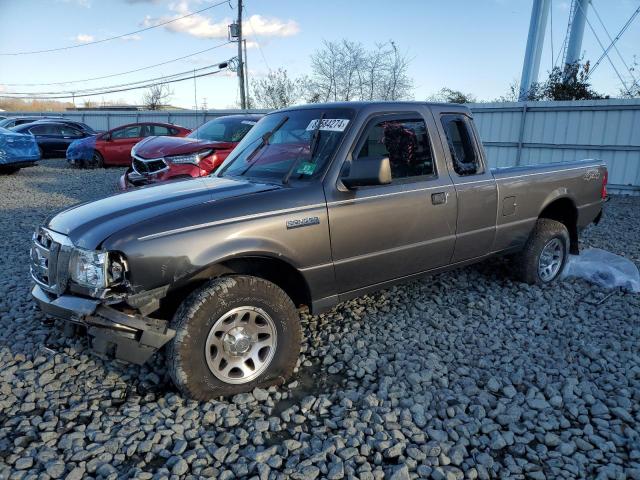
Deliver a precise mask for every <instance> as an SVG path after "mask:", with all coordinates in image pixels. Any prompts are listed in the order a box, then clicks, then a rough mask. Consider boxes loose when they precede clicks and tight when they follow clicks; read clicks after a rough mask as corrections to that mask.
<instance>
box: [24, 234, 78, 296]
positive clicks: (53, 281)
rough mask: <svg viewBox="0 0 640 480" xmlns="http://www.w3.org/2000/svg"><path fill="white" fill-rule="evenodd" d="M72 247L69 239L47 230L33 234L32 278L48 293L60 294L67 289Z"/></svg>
mask: <svg viewBox="0 0 640 480" xmlns="http://www.w3.org/2000/svg"><path fill="white" fill-rule="evenodd" d="M71 246H72V245H71V242H70V241H69V239H68V237H66V236H64V235H60V234H58V233H55V232H52V231H50V230H47V229H46V228H39V229H38V230H37V231H36V232H35V233H34V234H33V246H32V247H31V266H30V269H31V277H32V278H33V279H34V280H35V282H36V283H37V284H38V285H40V286H41V287H42V288H43V289H45V290H47V291H48V292H51V293H56V294H60V293H62V292H63V291H64V289H65V288H66V285H67V280H68V265H69V257H70V255H71Z"/></svg>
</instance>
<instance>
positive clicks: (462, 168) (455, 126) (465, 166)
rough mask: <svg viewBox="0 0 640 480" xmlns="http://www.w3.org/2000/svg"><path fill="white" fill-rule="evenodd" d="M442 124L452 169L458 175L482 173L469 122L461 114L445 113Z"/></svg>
mask: <svg viewBox="0 0 640 480" xmlns="http://www.w3.org/2000/svg"><path fill="white" fill-rule="evenodd" d="M442 126H443V127H444V132H445V135H446V137H447V143H448V145H449V152H450V153H451V160H452V161H453V170H454V171H455V172H456V173H457V174H458V175H460V176H466V175H475V174H478V173H482V164H481V163H480V159H479V158H478V154H477V151H476V148H475V145H474V143H473V137H472V134H471V130H470V127H469V124H468V122H467V120H466V119H465V117H463V116H461V115H445V116H443V117H442Z"/></svg>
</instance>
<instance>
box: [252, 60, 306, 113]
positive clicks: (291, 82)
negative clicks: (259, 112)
mask: <svg viewBox="0 0 640 480" xmlns="http://www.w3.org/2000/svg"><path fill="white" fill-rule="evenodd" d="M252 90H253V93H252V95H251V104H252V105H251V106H252V107H253V106H254V105H255V106H256V107H258V108H284V107H288V106H290V105H293V104H294V103H296V102H298V101H299V100H300V99H301V97H302V95H303V91H302V82H301V80H300V79H293V78H290V77H289V75H288V73H287V71H286V70H285V69H284V68H279V69H278V70H275V71H272V72H269V75H267V76H266V77H264V78H261V79H260V80H257V81H254V82H253V89H252Z"/></svg>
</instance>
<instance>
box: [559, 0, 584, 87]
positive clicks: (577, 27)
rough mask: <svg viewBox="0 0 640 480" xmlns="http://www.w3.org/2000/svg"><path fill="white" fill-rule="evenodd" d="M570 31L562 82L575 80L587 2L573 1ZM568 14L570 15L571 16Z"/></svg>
mask: <svg viewBox="0 0 640 480" xmlns="http://www.w3.org/2000/svg"><path fill="white" fill-rule="evenodd" d="M572 7H573V8H572V12H571V13H572V14H573V18H572V19H571V30H570V32H569V42H568V43H567V52H566V58H565V60H564V62H565V63H564V66H563V67H564V81H565V82H570V81H572V80H575V78H574V77H575V74H576V73H577V72H575V71H574V70H575V65H576V64H577V63H578V62H579V61H580V57H581V53H582V52H581V50H582V38H583V37H584V27H585V24H586V23H587V8H588V7H589V0H573V4H572ZM571 13H570V14H571Z"/></svg>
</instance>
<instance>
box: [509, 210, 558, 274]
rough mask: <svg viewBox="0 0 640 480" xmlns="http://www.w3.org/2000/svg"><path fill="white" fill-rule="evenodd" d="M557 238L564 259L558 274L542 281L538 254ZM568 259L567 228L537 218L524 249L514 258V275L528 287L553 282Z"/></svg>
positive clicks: (552, 221)
mask: <svg viewBox="0 0 640 480" xmlns="http://www.w3.org/2000/svg"><path fill="white" fill-rule="evenodd" d="M554 238H557V239H559V240H560V241H561V243H562V245H563V247H564V257H563V259H562V264H561V266H560V269H559V270H558V272H557V273H556V274H555V275H554V277H553V278H551V279H550V280H546V281H545V280H543V279H542V278H541V277H540V272H539V268H538V265H539V262H540V254H541V253H542V250H543V249H544V247H545V245H547V244H548V243H549V242H550V241H551V240H553V239H554ZM568 258H569V231H568V230H567V227H566V226H565V225H564V224H562V223H560V222H558V221H556V220H550V219H548V218H539V219H538V221H537V222H536V225H535V227H534V229H533V231H532V232H531V235H529V238H528V240H527V243H526V244H525V246H524V249H523V250H522V251H521V252H520V253H519V254H518V255H517V256H516V257H515V258H514V260H515V264H516V273H517V276H518V278H519V279H520V280H521V281H523V282H526V283H528V284H530V285H542V284H545V283H551V282H553V281H555V280H556V279H557V278H558V277H559V276H560V275H561V274H562V271H563V270H564V267H565V265H566V263H567V260H568Z"/></svg>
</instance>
